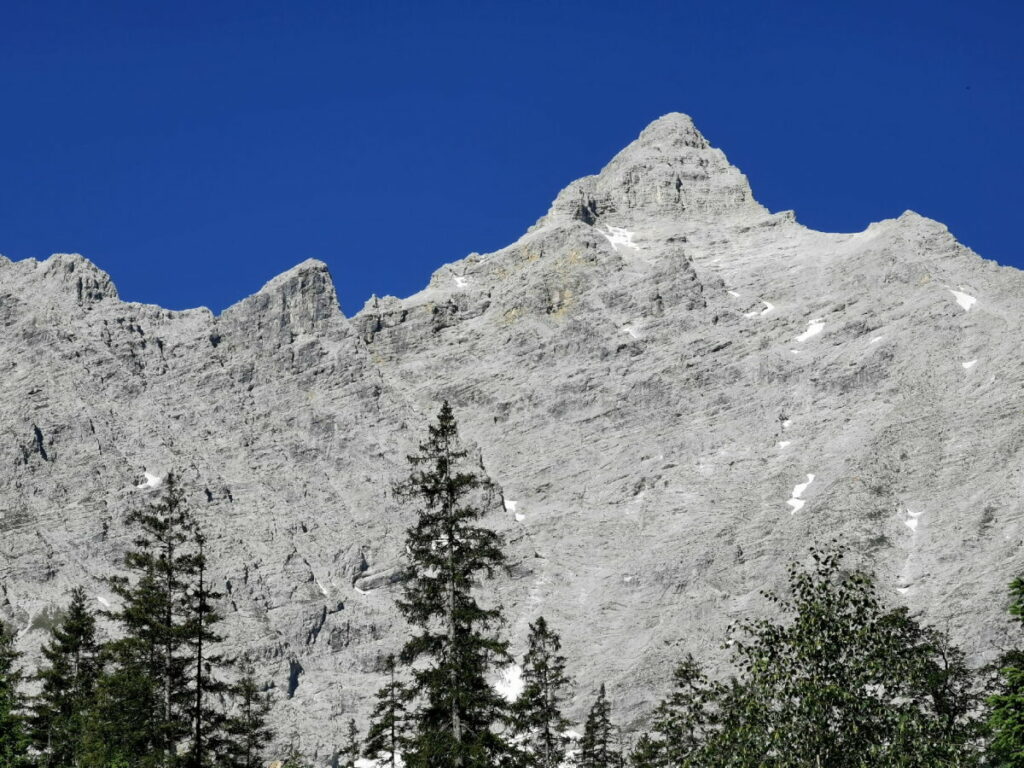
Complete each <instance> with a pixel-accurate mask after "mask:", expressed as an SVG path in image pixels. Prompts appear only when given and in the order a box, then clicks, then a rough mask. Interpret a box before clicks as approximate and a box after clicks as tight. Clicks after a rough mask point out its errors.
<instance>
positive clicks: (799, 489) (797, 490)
mask: <svg viewBox="0 0 1024 768" xmlns="http://www.w3.org/2000/svg"><path fill="white" fill-rule="evenodd" d="M813 482H814V475H811V474H808V475H807V482H806V483H797V484H796V485H794V486H793V497H792V498H791V499H790V500H789V501H787V502H786V503H787V504H789V506H791V507H792V508H793V511H792V512H790V513H789V514H791V515H793V514H796V513H797V512H799V511H800V510H801V509H803V507H804V504H806V503H807V502H806V501H805V500H804V499H801V498H800V497H801V496H803V495H804V491H806V490H807V486H809V485H810V484H811V483H813Z"/></svg>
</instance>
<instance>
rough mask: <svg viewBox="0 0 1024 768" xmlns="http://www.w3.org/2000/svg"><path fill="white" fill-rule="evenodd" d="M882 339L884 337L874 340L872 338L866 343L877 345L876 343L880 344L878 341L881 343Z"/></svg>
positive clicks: (877, 337) (876, 337)
mask: <svg viewBox="0 0 1024 768" xmlns="http://www.w3.org/2000/svg"><path fill="white" fill-rule="evenodd" d="M883 338H885V337H884V336H875V338H873V339H872V340H871V341H869V342H868V344H877V343H878V342H880V341H881V340H882V339H883Z"/></svg>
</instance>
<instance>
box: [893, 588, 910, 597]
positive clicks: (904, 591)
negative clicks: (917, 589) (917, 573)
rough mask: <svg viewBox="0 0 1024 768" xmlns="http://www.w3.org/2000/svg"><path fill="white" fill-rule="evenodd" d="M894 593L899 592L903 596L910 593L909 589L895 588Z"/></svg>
mask: <svg viewBox="0 0 1024 768" xmlns="http://www.w3.org/2000/svg"><path fill="white" fill-rule="evenodd" d="M896 591H897V592H899V593H900V594H901V595H905V594H907V592H909V591H910V587H896Z"/></svg>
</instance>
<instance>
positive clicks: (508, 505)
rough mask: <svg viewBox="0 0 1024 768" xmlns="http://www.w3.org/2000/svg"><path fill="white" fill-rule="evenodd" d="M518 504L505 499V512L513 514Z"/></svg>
mask: <svg viewBox="0 0 1024 768" xmlns="http://www.w3.org/2000/svg"><path fill="white" fill-rule="evenodd" d="M518 503H519V502H518V501H512V499H505V511H506V512H515V511H516V504H518Z"/></svg>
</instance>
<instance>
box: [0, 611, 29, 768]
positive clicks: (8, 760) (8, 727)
mask: <svg viewBox="0 0 1024 768" xmlns="http://www.w3.org/2000/svg"><path fill="white" fill-rule="evenodd" d="M20 655H21V654H19V653H18V652H17V651H16V650H15V648H14V633H13V632H12V631H11V630H10V629H9V628H8V627H7V625H6V624H4V623H3V622H2V621H0V766H3V768H22V767H23V766H28V765H29V762H28V757H27V754H28V745H29V738H28V729H27V728H26V723H25V698H24V695H23V694H22V692H21V690H20V688H21V683H22V672H21V670H20V669H18V667H17V663H18V657H19V656H20Z"/></svg>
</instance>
